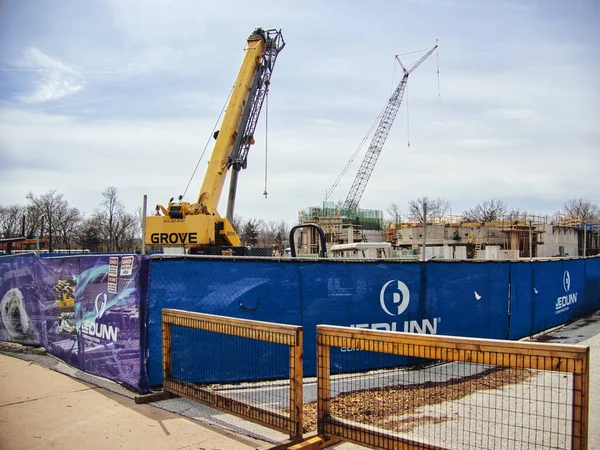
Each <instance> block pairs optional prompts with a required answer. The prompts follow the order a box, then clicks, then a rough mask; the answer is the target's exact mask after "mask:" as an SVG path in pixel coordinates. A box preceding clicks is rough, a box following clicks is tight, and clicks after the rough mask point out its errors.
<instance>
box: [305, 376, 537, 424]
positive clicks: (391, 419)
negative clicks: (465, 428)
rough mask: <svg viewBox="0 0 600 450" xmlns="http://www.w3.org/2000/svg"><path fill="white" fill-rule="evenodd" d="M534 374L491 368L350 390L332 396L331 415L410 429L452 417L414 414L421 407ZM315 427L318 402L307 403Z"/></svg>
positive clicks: (308, 419) (307, 417)
mask: <svg viewBox="0 0 600 450" xmlns="http://www.w3.org/2000/svg"><path fill="white" fill-rule="evenodd" d="M532 376H533V372H531V371H530V370H527V369H507V368H491V369H487V370H485V371H483V372H480V373H478V374H475V375H471V376H467V377H464V378H452V379H450V380H448V381H445V382H431V381H428V382H425V383H422V384H412V385H405V386H387V387H383V388H375V389H370V390H360V391H354V392H347V393H342V394H340V395H338V396H336V397H335V398H332V399H331V415H332V416H333V417H337V418H340V419H344V420H349V421H353V422H357V423H360V424H363V425H373V426H376V427H378V428H382V429H386V430H389V431H394V432H408V431H411V430H412V429H414V428H415V427H417V426H419V425H422V424H423V423H424V422H428V423H442V422H445V421H447V420H450V419H451V418H449V417H446V416H442V417H432V416H422V415H419V416H417V417H414V416H413V417H411V415H413V414H415V413H416V412H417V410H418V409H419V408H422V407H424V406H430V405H436V404H440V403H443V402H448V401H454V400H459V399H461V398H463V397H466V396H468V395H471V394H474V393H476V392H478V391H485V390H491V389H499V388H502V387H504V386H507V385H510V384H517V383H521V382H523V381H526V380H528V379H529V378H531V377H532ZM407 416H408V417H407ZM316 429H317V403H316V402H313V403H308V404H305V405H304V432H306V433H307V432H311V431H315V430H316Z"/></svg>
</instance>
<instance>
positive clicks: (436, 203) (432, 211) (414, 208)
mask: <svg viewBox="0 0 600 450" xmlns="http://www.w3.org/2000/svg"><path fill="white" fill-rule="evenodd" d="M425 204H427V217H428V218H429V217H434V218H438V219H442V218H443V217H444V216H446V215H448V213H449V212H450V209H451V208H452V203H451V202H450V200H446V199H444V198H435V199H430V198H429V197H418V198H417V199H415V200H411V201H409V202H408V218H409V219H410V220H411V221H413V222H419V223H423V221H424V220H425Z"/></svg>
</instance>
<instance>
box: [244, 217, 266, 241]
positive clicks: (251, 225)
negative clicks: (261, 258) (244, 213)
mask: <svg viewBox="0 0 600 450" xmlns="http://www.w3.org/2000/svg"><path fill="white" fill-rule="evenodd" d="M261 226H262V221H261V220H259V219H248V220H247V221H245V222H244V224H243V226H242V227H241V230H242V232H241V233H239V235H240V240H241V241H242V245H256V244H258V238H259V236H260V230H261Z"/></svg>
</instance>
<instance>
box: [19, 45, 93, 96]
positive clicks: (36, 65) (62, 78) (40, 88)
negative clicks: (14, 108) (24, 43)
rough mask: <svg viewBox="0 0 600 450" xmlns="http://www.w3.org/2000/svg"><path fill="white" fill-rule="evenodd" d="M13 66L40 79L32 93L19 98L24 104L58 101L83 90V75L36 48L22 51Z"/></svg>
mask: <svg viewBox="0 0 600 450" xmlns="http://www.w3.org/2000/svg"><path fill="white" fill-rule="evenodd" d="M14 66H15V67H17V68H22V69H31V70H32V71H35V72H37V73H38V74H39V76H40V79H39V81H38V82H37V85H36V87H35V89H34V90H33V92H31V93H30V94H29V95H25V96H20V97H19V98H20V100H22V101H23V102H25V103H44V102H48V101H52V100H59V99H61V98H64V97H68V96H70V95H73V94H75V93H76V92H79V91H81V90H82V89H83V86H84V84H85V80H84V77H83V75H82V74H81V73H80V72H78V71H77V70H75V69H74V68H73V67H71V66H69V65H68V64H65V63H64V62H62V61H60V60H58V59H55V58H52V57H51V56H49V55H46V54H45V53H43V52H42V51H41V50H39V49H38V48H36V47H29V48H27V49H25V50H24V51H23V54H22V55H21V57H20V58H19V59H18V60H17V61H15V63H14Z"/></svg>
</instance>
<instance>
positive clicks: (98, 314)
mask: <svg viewBox="0 0 600 450" xmlns="http://www.w3.org/2000/svg"><path fill="white" fill-rule="evenodd" d="M100 298H102V300H101V302H102V303H101V304H100V308H98V300H99V299H100ZM106 301H107V297H106V294H104V293H100V294H98V295H97V296H96V317H97V318H98V319H100V318H101V317H102V316H103V315H104V311H105V310H106Z"/></svg>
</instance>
